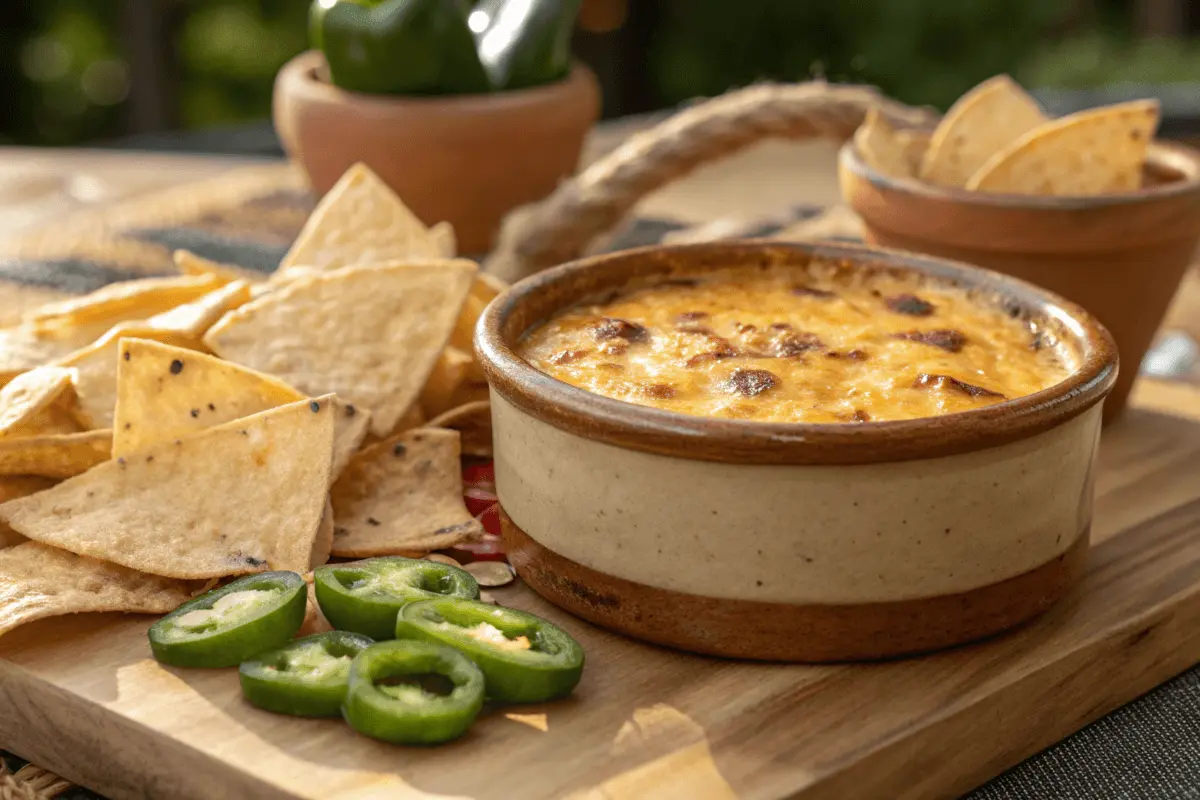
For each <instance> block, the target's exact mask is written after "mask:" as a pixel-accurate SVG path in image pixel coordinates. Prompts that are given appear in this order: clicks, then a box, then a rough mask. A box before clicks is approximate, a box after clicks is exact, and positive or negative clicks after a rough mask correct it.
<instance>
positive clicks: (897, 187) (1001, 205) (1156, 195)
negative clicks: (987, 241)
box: [838, 140, 1200, 211]
mask: <svg viewBox="0 0 1200 800" xmlns="http://www.w3.org/2000/svg"><path fill="white" fill-rule="evenodd" d="M1148 155H1149V157H1148V160H1149V162H1150V163H1151V164H1154V165H1156V166H1159V167H1163V168H1166V169H1168V170H1171V171H1172V172H1176V173H1179V174H1181V175H1183V178H1182V179H1181V180H1172V181H1169V182H1167V183H1161V184H1157V185H1155V186H1148V187H1145V188H1142V189H1138V190H1137V191H1133V192H1118V193H1115V194H1103V195H1094V196H1089V197H1045V196H1041V195H1030V194H1001V193H993V192H972V191H968V190H966V189H959V188H956V187H950V186H939V185H937V184H934V183H928V182H926V181H922V180H918V179H916V178H899V177H895V176H891V175H885V174H883V173H882V172H879V171H878V170H876V169H874V168H873V167H870V166H868V165H867V163H866V162H865V161H863V160H862V157H861V156H859V154H858V148H857V147H856V146H855V144H854V141H853V140H850V141H847V142H846V143H845V144H843V145H842V147H841V149H840V150H839V151H838V161H839V162H840V163H841V165H842V166H843V167H844V168H845V169H848V170H849V171H850V172H851V173H853V174H854V175H855V176H856V177H858V178H860V179H862V180H865V181H867V182H868V183H870V184H871V185H872V186H874V187H875V188H877V189H879V190H881V191H885V192H893V193H895V194H900V195H910V196H911V195H915V196H918V197H922V198H927V199H932V200H942V201H948V202H954V203H959V204H962V205H967V206H978V207H982V208H994V209H1015V210H1026V209H1044V210H1048V211H1079V210H1081V209H1093V208H1105V207H1111V206H1121V205H1131V204H1136V203H1146V202H1154V201H1159V200H1164V199H1167V198H1171V197H1177V196H1179V195H1184V194H1190V193H1193V192H1196V191H1200V150H1196V149H1194V148H1191V147H1188V146H1187V145H1183V144H1178V143H1176V142H1163V141H1157V140H1156V141H1154V142H1153V143H1151V145H1150V150H1149V154H1148Z"/></svg>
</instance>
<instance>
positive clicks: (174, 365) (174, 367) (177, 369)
mask: <svg viewBox="0 0 1200 800" xmlns="http://www.w3.org/2000/svg"><path fill="white" fill-rule="evenodd" d="M181 372H183V362H182V361H180V360H179V359H178V358H177V359H175V360H174V361H172V362H171V374H172V375H178V374H179V373H181Z"/></svg>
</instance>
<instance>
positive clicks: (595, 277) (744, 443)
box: [475, 241, 1117, 465]
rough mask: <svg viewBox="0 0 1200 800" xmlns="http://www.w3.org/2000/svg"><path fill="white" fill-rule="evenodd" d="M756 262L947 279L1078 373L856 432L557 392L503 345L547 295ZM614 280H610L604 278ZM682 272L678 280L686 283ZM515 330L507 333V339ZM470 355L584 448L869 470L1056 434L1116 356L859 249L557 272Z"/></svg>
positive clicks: (481, 332) (777, 251) (632, 258)
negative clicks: (1037, 331)
mask: <svg viewBox="0 0 1200 800" xmlns="http://www.w3.org/2000/svg"><path fill="white" fill-rule="evenodd" d="M764 258H774V259H779V260H780V262H781V263H795V264H803V263H805V262H807V261H810V260H812V259H814V258H821V259H827V260H838V261H842V262H845V263H848V264H849V265H851V267H852V268H859V269H861V268H872V267H873V268H877V269H878V268H882V269H887V270H890V271H899V272H901V273H905V272H907V273H917V274H919V275H922V276H927V277H932V278H933V279H934V280H941V281H950V282H953V283H955V284H957V285H958V286H960V287H963V288H964V289H968V290H976V291H982V292H985V293H990V294H994V295H996V296H998V297H1002V298H1005V299H1006V300H1009V302H1015V303H1016V304H1017V305H1018V306H1019V307H1020V308H1021V309H1022V310H1023V311H1026V312H1028V313H1031V314H1032V315H1034V316H1037V317H1041V318H1046V319H1052V320H1054V321H1055V322H1056V323H1057V324H1058V325H1059V327H1061V329H1062V330H1063V331H1065V335H1066V336H1067V337H1068V338H1069V339H1070V340H1071V342H1072V345H1073V346H1074V347H1076V348H1078V352H1079V354H1080V363H1079V367H1078V369H1076V370H1075V371H1074V372H1072V373H1071V374H1070V375H1068V376H1067V377H1066V378H1065V379H1064V380H1063V381H1061V382H1059V383H1057V384H1055V385H1054V386H1051V387H1049V388H1047V389H1044V390H1042V391H1040V392H1036V393H1034V394H1031V395H1026V396H1024V397H1018V398H1014V399H1012V400H1007V401H1004V402H1001V403H997V404H996V405H992V406H987V407H984V408H979V409H972V410H970V411H965V412H961V413H956V414H948V415H945V416H941V417H929V418H923V419H915V420H898V421H881V422H866V423H856V424H853V425H851V424H829V423H826V424H820V423H765V422H753V421H746V420H719V419H713V418H708V417H699V416H689V415H685V414H680V413H676V412H672V411H663V410H660V409H654V408H649V407H646V406H639V405H634V404H632V403H625V402H622V401H620V400H615V399H612V398H608V397H603V396H600V395H597V394H593V393H591V392H588V391H585V390H583V389H579V388H576V387H574V386H571V385H569V384H567V383H563V382H562V381H559V380H557V379H555V378H552V377H550V376H549V375H547V374H545V373H543V372H541V371H539V370H538V369H536V368H535V367H533V366H532V365H530V364H529V363H528V362H526V361H524V360H523V359H522V358H520V357H519V356H518V355H517V354H516V353H515V352H514V350H513V349H512V346H511V344H512V343H511V342H510V341H509V340H508V338H507V336H506V335H505V329H506V327H507V325H508V321H509V319H510V318H512V317H513V316H514V315H515V314H516V313H517V312H518V310H520V309H521V308H522V307H525V306H527V305H528V304H530V303H531V302H537V298H538V296H539V295H542V294H544V293H545V292H547V291H548V290H549V289H550V288H551V287H556V288H559V287H565V288H566V289H567V290H568V299H567V300H564V301H563V302H562V303H561V304H560V305H559V306H558V307H554V308H552V309H549V310H548V311H547V313H546V314H545V315H541V316H540V319H539V321H540V320H541V319H545V318H546V317H547V316H549V315H550V314H553V313H554V312H555V311H558V310H559V309H560V308H561V307H562V306H565V305H569V304H571V303H573V302H574V301H575V298H572V297H571V296H570V294H569V292H570V289H571V287H574V286H579V285H581V284H583V285H585V286H587V287H588V288H587V291H588V292H594V291H600V290H603V289H606V288H610V287H612V288H615V287H617V286H621V285H624V283H625V279H624V277H622V276H623V275H624V274H625V273H626V271H629V270H631V269H633V270H636V272H637V274H638V275H640V276H647V275H667V274H680V272H681V271H680V270H679V269H678V267H679V265H680V264H683V265H684V266H685V268H686V267H687V265H689V264H690V265H691V271H692V272H699V271H702V270H703V269H704V262H705V261H706V260H708V261H709V262H713V263H719V264H723V265H725V266H728V265H731V264H736V263H753V262H756V261H759V260H762V259H764ZM614 273H615V277H614ZM684 274H686V273H684ZM524 332H525V331H520V332H517V333H516V336H514V339H515V338H516V337H519V336H520V335H523V334H524ZM475 349H476V352H477V354H478V356H479V359H480V361H481V364H482V366H483V369H484V372H485V374H486V376H487V380H488V383H489V384H490V385H491V388H492V390H493V391H495V392H497V393H498V394H499V395H500V396H501V397H503V398H504V399H506V400H507V401H508V402H510V403H512V404H513V405H515V406H516V407H517V408H519V409H521V410H522V411H524V412H525V413H528V414H530V415H532V416H533V417H535V418H537V419H539V420H541V421H543V422H546V423H548V424H550V425H553V426H555V427H557V428H559V429H561V430H564V431H567V432H568V433H572V434H575V435H579V436H582V437H584V438H586V439H591V440H595V441H601V442H605V443H608V444H612V445H615V446H617V447H622V448H626V449H632V450H638V451H642V452H647V453H656V454H660V455H668V456H674V457H678V458H688V459H696V460H705V461H719V462H726V463H742V464H821V465H828V464H869V463H884V462H892V461H904V460H910V459H921V458H934V457H940V456H947V455H954V454H958V453H964V452H971V451H976V450H982V449H985V448H989V447H995V446H998V445H1002V444H1006V443H1009V442H1013V441H1016V440H1019V439H1025V438H1029V437H1031V436H1034V435H1036V434H1038V433H1041V432H1044V431H1047V430H1049V429H1051V428H1054V427H1057V426H1058V425H1061V424H1062V423H1064V422H1066V421H1068V420H1070V419H1072V418H1074V417H1076V416H1078V415H1080V414H1082V413H1083V412H1085V411H1087V410H1088V409H1090V408H1091V407H1093V406H1095V405H1096V404H1098V403H1100V402H1101V401H1102V400H1103V399H1104V397H1105V395H1106V394H1108V392H1109V390H1110V389H1111V388H1112V386H1113V383H1114V382H1115V380H1116V374H1117V349H1116V345H1115V344H1114V342H1113V340H1112V337H1111V336H1110V335H1109V333H1108V331H1107V330H1105V329H1104V327H1103V326H1102V325H1101V324H1100V323H1099V322H1098V321H1097V320H1096V319H1095V318H1094V317H1092V316H1091V314H1089V313H1088V312H1086V311H1085V310H1083V309H1082V308H1080V307H1079V306H1077V305H1075V304H1074V303H1071V302H1069V301H1067V300H1065V299H1063V298H1060V297H1058V296H1057V295H1054V294H1052V293H1050V292H1047V291H1045V290H1043V289H1040V288H1038V287H1036V286H1034V285H1032V284H1029V283H1026V282H1024V281H1020V280H1017V279H1014V278H1010V277H1007V276H1004V275H1001V274H999V273H996V272H992V271H990V270H984V269H980V268H977V267H971V266H968V265H965V264H960V263H957V262H953V261H948V260H944V259H937V258H931V257H926V256H920V255H915V254H910V253H901V252H899V251H890V250H883V249H879V248H869V247H865V246H858V245H842V244H828V243H783V242H770V243H767V242H751V241H746V242H728V243H706V244H696V245H678V246H657V247H645V248H639V249H635V250H626V251H622V252H618V253H612V254H607V255H601V256H595V257H592V258H586V259H583V260H580V261H575V262H572V263H569V264H564V265H562V266H559V267H555V268H553V269H549V270H546V271H544V272H541V273H539V274H537V275H534V276H531V277H529V278H526V279H524V280H522V281H520V282H518V283H517V284H515V285H514V286H512V287H510V288H509V289H508V290H506V291H505V292H504V293H503V294H501V295H500V296H499V297H498V298H496V299H495V300H494V301H493V302H492V303H491V304H490V305H489V306H488V308H487V309H486V311H485V312H484V314H483V317H482V318H481V320H480V322H479V325H478V327H477V328H476V334H475Z"/></svg>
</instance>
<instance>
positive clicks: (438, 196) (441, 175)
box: [274, 51, 600, 253]
mask: <svg viewBox="0 0 1200 800" xmlns="http://www.w3.org/2000/svg"><path fill="white" fill-rule="evenodd" d="M324 63H325V59H324V57H323V56H322V55H321V54H320V53H318V52H315V51H310V52H307V53H302V54H301V55H299V56H296V58H294V59H292V60H291V61H290V62H288V63H287V64H286V65H284V67H283V69H281V70H280V71H279V75H278V77H277V78H276V80H275V97H274V118H275V128H276V130H277V131H278V133H279V138H280V139H281V140H282V142H283V147H284V149H285V150H286V151H287V153H288V155H289V156H290V157H291V158H293V159H294V160H295V161H297V162H299V163H300V164H301V165H302V166H303V167H304V169H305V171H306V172H307V173H308V177H309V180H310V181H311V182H312V185H313V188H314V189H315V190H316V191H317V192H319V193H324V192H326V191H328V190H329V188H330V187H331V186H333V184H334V183H335V182H336V181H337V179H338V178H340V177H341V175H342V173H343V172H345V171H346V170H347V169H348V168H349V167H351V166H353V165H354V164H355V163H356V162H359V161H361V162H363V163H365V164H367V166H369V167H370V168H371V169H373V170H375V172H377V173H378V174H379V175H380V177H382V178H383V179H384V181H386V182H387V183H388V185H390V186H391V187H392V188H393V189H395V190H396V192H397V194H399V195H400V197H401V198H402V199H403V200H404V202H405V203H406V204H407V205H408V206H409V207H410V208H412V210H413V211H414V212H416V214H417V216H419V217H420V218H421V219H422V220H424V221H425V223H426V224H433V223H436V222H440V221H442V220H446V221H449V222H450V223H451V224H453V225H454V230H455V233H456V234H457V236H458V242H459V248H460V250H462V251H463V252H465V253H483V252H486V251H487V250H489V249H491V247H492V244H493V241H494V239H495V236H496V233H497V230H498V229H499V227H500V222H501V220H502V219H503V218H504V215H505V214H507V213H508V212H509V211H511V210H512V209H514V208H516V207H517V206H519V205H523V204H525V203H531V202H534V201H536V200H539V199H541V198H542V197H545V196H546V195H547V194H549V193H550V192H551V191H553V190H554V187H555V186H557V185H558V182H559V181H560V180H562V179H563V178H564V177H566V176H568V175H570V174H571V173H573V172H574V171H575V168H576V166H577V165H578V163H579V153H580V150H581V149H582V147H583V141H584V137H585V136H586V135H587V133H588V131H589V130H590V129H591V127H592V125H593V124H594V123H595V121H596V117H597V115H598V113H599V110H600V92H599V89H598V87H597V83H596V78H595V76H594V75H593V74H592V73H591V71H590V70H589V69H588V68H587V67H585V66H584V65H583V64H578V63H577V64H576V65H575V67H574V68H573V69H572V71H571V74H570V75H569V76H568V77H567V78H566V79H565V80H563V81H560V82H558V83H555V84H551V85H549V86H540V87H537V88H533V89H524V90H520V91H514V92H501V93H496V94H488V95H469V96H457V97H444V98H443V97H391V96H382V95H367V94H359V93H356V92H347V91H343V90H341V89H338V88H337V87H335V86H332V85H331V84H329V83H328V82H326V81H325V80H323V79H322V78H321V77H320V73H322V72H323V71H324V70H323V68H324Z"/></svg>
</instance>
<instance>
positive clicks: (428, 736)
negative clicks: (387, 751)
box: [342, 641, 484, 744]
mask: <svg viewBox="0 0 1200 800" xmlns="http://www.w3.org/2000/svg"><path fill="white" fill-rule="evenodd" d="M483 685H484V684H483V673H481V672H480V671H479V667H477V666H475V664H473V663H472V662H471V659H469V658H467V657H466V656H464V655H463V654H462V653H459V652H458V651H456V650H452V649H450V648H449V647H443V646H441V645H437V644H431V643H429V642H401V641H397V642H381V643H380V644H376V645H372V646H370V647H368V648H367V649H366V650H364V651H362V652H361V653H359V654H358V655H357V656H355V658H354V660H353V661H352V662H350V679H349V688H348V690H347V692H346V700H345V702H344V703H343V705H342V715H343V716H344V717H345V718H346V721H347V722H349V723H350V727H352V728H354V730H356V731H358V732H359V733H362V734H365V735H367V736H370V737H372V738H375V739H381V740H382V741H385V742H391V743H393V744H437V743H439V742H446V741H449V740H451V739H455V738H457V737H459V736H461V735H462V734H464V733H466V731H467V729H468V728H470V727H471V723H473V722H474V721H475V717H476V715H477V714H479V710H480V709H481V708H483Z"/></svg>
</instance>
